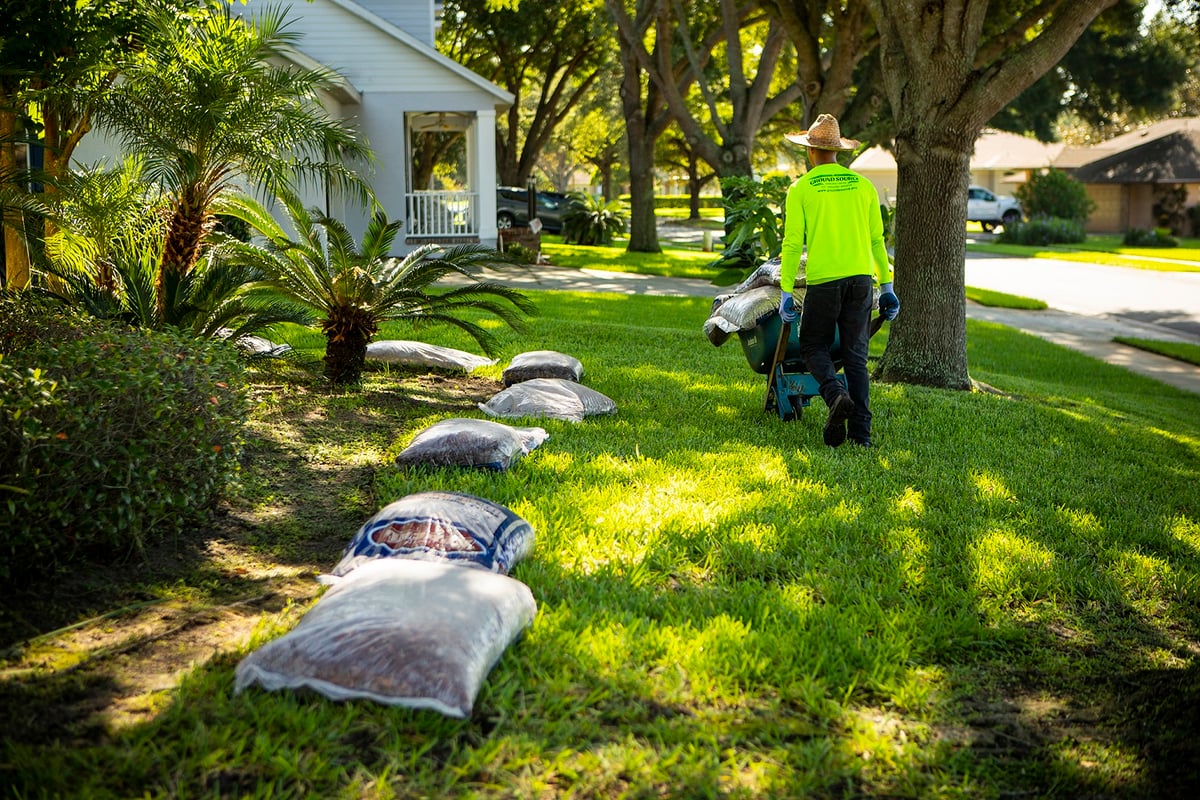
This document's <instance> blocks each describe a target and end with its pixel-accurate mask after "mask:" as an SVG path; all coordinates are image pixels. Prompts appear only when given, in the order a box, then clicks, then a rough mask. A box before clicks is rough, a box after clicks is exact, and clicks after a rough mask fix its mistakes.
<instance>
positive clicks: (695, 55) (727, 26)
mask: <svg viewBox="0 0 1200 800" xmlns="http://www.w3.org/2000/svg"><path fill="white" fill-rule="evenodd" d="M608 7H609V10H610V12H611V13H612V15H613V19H614V20H616V23H617V31H618V34H619V37H620V39H621V40H622V44H623V46H624V45H626V44H627V45H628V47H629V49H630V55H631V56H632V57H633V58H635V59H636V60H637V65H638V67H639V68H640V69H641V70H644V71H645V74H646V76H647V77H648V78H649V80H650V82H651V84H652V86H653V88H654V89H655V90H656V91H657V92H658V93H659V94H660V95H661V96H662V101H663V102H664V103H665V104H666V106H667V108H668V109H669V111H670V113H671V116H672V117H673V118H674V121H675V123H676V125H678V126H679V128H680V130H681V131H682V132H683V135H684V137H685V138H686V140H687V143H688V146H689V147H690V148H691V149H692V150H693V151H694V152H695V153H696V155H698V156H699V157H700V158H702V159H703V160H704V161H706V162H707V163H708V164H709V165H710V166H711V167H712V168H713V170H714V171H715V172H716V173H717V175H718V176H719V177H721V178H726V177H746V178H748V177H750V176H751V175H753V172H754V169H753V165H752V163H751V155H752V153H753V151H754V140H755V136H756V135H757V133H758V130H759V129H760V128H761V127H762V125H763V123H764V122H766V121H767V120H769V119H770V118H771V117H773V116H774V115H775V114H778V113H779V112H781V111H782V110H783V109H785V108H786V107H787V106H788V105H789V104H791V103H792V102H794V101H795V100H796V99H798V98H799V97H800V96H801V89H800V86H799V85H798V84H797V83H795V82H792V81H788V82H785V83H784V84H783V85H782V86H779V85H777V84H776V83H775V80H774V79H775V69H776V66H777V64H778V63H779V59H780V55H781V53H782V52H783V48H784V46H785V45H786V44H787V36H786V35H785V34H784V31H783V29H782V27H781V26H780V25H779V23H778V22H776V21H775V20H774V19H766V18H765V17H764V15H763V14H762V13H761V12H759V11H757V9H756V7H755V6H754V4H752V3H747V2H737V0H721V2H720V3H719V4H718V7H717V8H715V9H714V8H713V4H712V3H684V2H681V0H659V1H658V2H643V3H638V4H637V14H638V15H641V20H642V21H648V20H650V19H653V25H654V35H653V37H652V38H653V42H654V45H653V46H654V52H653V53H652V52H651V51H650V49H649V47H647V45H646V36H645V32H644V30H643V31H642V33H641V35H639V29H638V27H637V25H636V24H635V21H637V18H636V17H630V16H629V13H628V10H627V8H626V5H625V3H623V2H620V1H619V0H608ZM714 11H715V12H716V13H714ZM752 26H759V27H761V28H762V40H761V42H758V43H757V48H756V49H757V52H756V55H755V57H754V58H750V56H749V54H748V53H747V52H746V50H745V48H744V47H743V42H742V32H743V31H744V30H745V29H746V28H748V27H752ZM680 53H682V58H680V55H679V54H680ZM717 62H720V63H721V64H722V66H721V68H720V69H714V68H713V64H714V63H717ZM751 63H753V67H752V68H749V67H750V65H751ZM630 66H631V65H629V64H628V63H627V64H626V70H627V71H628V70H629V69H630ZM680 77H682V78H683V80H680ZM691 86H695V87H696V89H697V90H698V92H699V94H700V97H701V102H700V103H699V104H694V103H689V102H688V100H689V98H688V91H687V90H688V89H689V88H690V87H691ZM704 120H707V121H708V123H709V125H707V126H706V125H705V124H704ZM630 145H631V147H632V146H633V142H632V141H631V143H630ZM651 152H652V151H651ZM630 160H631V162H632V160H633V154H632V153H631V155H630ZM631 167H632V164H631ZM637 221H638V212H637V210H636V209H635V210H634V213H633V220H632V222H633V223H634V224H636V223H637ZM632 235H633V232H632V228H631V237H632ZM630 249H631V250H632V249H633V246H632V240H631V245H630Z"/></svg>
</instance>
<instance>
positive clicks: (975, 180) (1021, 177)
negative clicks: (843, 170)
mask: <svg viewBox="0 0 1200 800" xmlns="http://www.w3.org/2000/svg"><path fill="white" fill-rule="evenodd" d="M1061 149H1062V145H1061V144H1046V143H1044V142H1039V141H1038V140H1037V139H1031V138H1029V137H1028V136H1020V135H1018V134H1015V133H1007V132H1006V131H994V130H985V131H984V132H983V133H982V134H981V135H980V137H979V139H977V140H976V142H975V152H974V154H973V155H972V156H971V181H970V182H971V184H972V185H974V186H982V187H983V188H985V189H988V190H990V191H991V192H993V193H995V194H1000V195H1007V194H1012V193H1013V191H1014V190H1015V189H1016V187H1017V186H1018V185H1019V184H1021V183H1024V182H1025V181H1026V180H1027V179H1028V178H1029V176H1030V175H1031V174H1033V173H1034V172H1035V171H1037V170H1040V169H1045V168H1046V167H1049V166H1050V165H1051V163H1052V162H1053V160H1054V158H1055V156H1057V155H1058V153H1059V151H1060V150H1061ZM850 168H851V169H853V170H854V171H855V172H859V173H861V174H863V175H864V176H866V178H867V179H868V180H870V181H871V183H873V184H874V185H875V189H876V190H877V191H878V192H879V200H880V202H883V203H886V204H888V205H892V204H893V203H894V202H895V200H896V159H895V157H894V156H893V155H892V154H891V153H889V152H888V151H887V150H884V149H883V148H882V147H872V148H870V149H869V150H866V151H864V152H863V153H862V155H860V156H859V157H858V158H856V159H855V160H854V163H853V164H851V165H850Z"/></svg>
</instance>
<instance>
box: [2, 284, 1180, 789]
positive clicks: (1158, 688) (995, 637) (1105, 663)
mask: <svg viewBox="0 0 1200 800" xmlns="http://www.w3.org/2000/svg"><path fill="white" fill-rule="evenodd" d="M530 294H531V296H532V297H534V298H536V300H537V302H538V305H539V308H540V311H541V313H540V315H539V316H538V317H536V318H535V319H534V320H533V322H532V324H531V328H530V330H529V332H528V333H527V334H525V335H517V334H514V333H512V332H510V331H507V330H497V335H498V336H500V338H501V341H502V348H503V350H502V353H501V362H500V363H499V364H497V365H496V366H494V367H488V368H485V370H484V374H487V375H490V376H492V377H498V376H499V374H500V371H501V370H502V368H503V366H504V364H505V363H506V362H507V359H509V358H511V356H513V355H515V354H516V353H519V352H522V351H525V350H532V349H554V350H559V351H562V352H566V353H570V354H573V355H575V356H576V357H578V358H579V359H580V360H581V361H582V362H583V364H584V367H585V370H586V373H585V376H584V382H585V383H587V384H588V385H590V386H591V387H592V388H594V389H596V390H598V391H600V392H603V393H604V394H606V395H608V396H609V397H611V398H613V399H614V400H615V401H616V403H617V405H618V409H619V410H618V413H617V414H616V415H615V416H611V417H602V418H593V419H589V420H586V421H585V422H583V423H581V424H571V423H566V422H556V421H536V420H523V421H514V424H538V425H543V426H544V427H545V428H546V429H547V430H548V431H549V432H550V439H549V440H548V441H547V442H546V443H545V444H543V445H542V446H541V447H540V448H538V449H537V450H535V451H533V452H532V453H531V454H529V455H528V456H526V457H525V458H524V459H522V460H520V461H518V462H517V463H516V465H515V466H514V467H513V468H512V469H511V470H509V471H508V472H506V473H499V474H497V473H491V472H475V471H464V470H459V469H416V470H411V471H402V470H400V469H397V468H395V467H394V466H391V457H392V456H394V455H395V454H396V453H397V452H399V450H400V449H401V448H403V446H404V445H406V444H407V442H408V441H409V440H410V439H411V438H412V436H413V435H414V434H415V433H416V432H417V430H418V429H420V428H421V427H422V426H424V425H427V424H429V423H431V422H433V421H435V420H436V419H440V418H445V417H450V416H482V415H481V414H480V413H479V412H478V410H477V409H475V408H474V407H473V406H472V405H470V404H462V406H461V407H453V406H452V407H449V408H448V407H446V406H445V405H444V404H443V405H431V404H427V403H426V402H425V401H424V400H421V401H420V402H414V403H413V404H412V407H411V409H410V410H409V411H407V412H405V413H404V414H403V415H402V416H399V417H397V418H396V419H394V420H393V421H391V427H392V429H393V430H394V440H393V442H392V445H391V446H390V448H388V449H387V451H386V452H384V453H376V454H371V453H370V452H369V451H368V452H364V453H360V454H358V455H355V454H352V453H348V454H347V458H354V457H357V458H359V459H364V458H367V457H369V458H370V461H371V463H373V466H374V475H375V477H374V491H375V499H376V504H377V506H380V507H381V506H382V505H383V504H385V503H387V502H389V501H391V500H394V499H396V498H399V497H401V496H404V495H406V494H408V493H411V492H418V491H425V490H431V489H448V490H454V491H462V492H468V493H472V494H476V495H479V496H482V497H486V498H489V499H491V500H494V501H496V502H499V503H502V504H504V505H506V506H508V507H509V508H511V509H512V510H513V511H515V512H516V513H518V514H520V515H521V516H523V517H524V518H525V519H527V520H528V521H529V522H530V523H531V524H532V525H533V527H534V529H535V531H536V534H537V545H536V548H535V550H534V552H533V553H532V554H531V556H530V557H529V558H528V559H527V560H526V561H524V562H523V563H521V564H520V565H518V566H517V568H516V569H515V571H514V576H515V577H516V578H518V579H519V580H521V581H523V582H525V583H526V584H527V585H528V586H529V587H530V589H531V590H532V592H533V595H534V597H535V598H536V599H537V602H538V605H539V611H538V615H537V618H536V620H535V621H534V623H533V626H532V628H531V629H530V630H529V631H528V633H527V634H526V635H525V636H524V638H523V639H521V640H520V641H519V642H517V643H516V644H515V645H514V646H512V647H511V648H510V649H509V650H508V651H507V652H506V653H505V655H504V656H503V658H502V659H501V660H500V662H499V663H498V664H497V665H496V667H495V668H494V669H493V670H492V672H491V673H490V675H489V676H488V678H487V680H486V681H485V683H484V686H483V689H482V692H481V694H480V696H479V697H478V699H477V702H476V704H475V711H474V713H473V715H472V716H471V718H470V719H468V720H465V721H456V720H451V719H446V718H443V717H441V716H439V715H437V714H436V713H433V712H429V711H411V710H403V709H397V708H389V707H385V706H381V705H376V704H373V703H369V702H353V703H334V702H330V701H327V700H324V699H322V698H320V697H318V696H315V695H312V694H307V693H293V692H286V691H285V692H277V693H269V692H265V691H261V690H257V689H252V690H249V691H247V692H246V693H244V694H242V695H238V696H234V695H233V693H232V682H233V670H234V667H235V665H236V663H237V660H238V658H240V657H241V656H242V655H244V654H245V653H247V652H248V651H249V649H250V648H251V647H252V643H247V642H242V641H231V642H229V643H228V647H229V648H230V649H229V651H227V652H225V653H223V654H219V655H217V656H216V657H213V658H211V659H208V660H204V661H201V662H199V663H196V664H195V665H194V666H192V667H190V668H188V669H187V670H185V671H184V674H183V676H182V680H181V681H180V682H179V684H178V687H177V689H176V690H175V691H174V692H172V693H169V694H167V695H165V696H164V697H163V698H162V700H161V703H160V705H159V706H158V707H155V708H153V709H150V710H148V711H147V713H146V715H145V720H144V721H143V722H140V723H138V724H134V725H132V726H129V727H126V728H123V729H120V730H113V731H109V732H107V733H106V734H105V735H104V736H103V737H100V739H99V740H98V741H95V740H93V739H91V738H86V737H80V738H79V739H73V738H71V737H67V738H64V739H63V740H61V741H56V742H54V743H52V744H48V745H42V744H30V743H25V742H22V741H11V740H9V741H5V742H4V745H3V751H2V752H0V776H3V779H4V781H5V782H6V783H7V785H9V786H10V791H12V792H13V794H12V795H11V796H14V797H21V798H29V797H67V796H70V797H149V798H175V797H235V796H236V797H254V798H268V797H271V798H279V797H288V798H291V797H312V798H317V797H320V798H396V797H413V798H416V797H429V798H433V797H472V798H515V797H521V798H525V797H531V798H537V797H546V798H549V797H574V798H608V797H636V798H649V797H674V798H798V797H816V798H837V797H847V796H853V797H914V798H917V797H919V798H971V799H972V800H975V799H976V798H1001V797H1062V798H1069V797H1081V796H1089V797H1167V796H1185V795H1186V794H1187V791H1188V787H1189V786H1192V787H1193V788H1194V779H1195V774H1196V772H1195V771H1194V770H1195V769H1196V767H1197V765H1200V757H1198V755H1197V754H1198V752H1200V751H1198V750H1197V745H1196V743H1197V741H1200V736H1198V734H1200V720H1198V718H1197V714H1196V712H1195V709H1196V708H1197V707H1198V701H1200V667H1198V656H1197V653H1198V652H1200V647H1198V644H1200V493H1197V491H1196V487H1197V485H1200V398H1197V396H1196V395H1193V394H1189V393H1185V392H1182V391H1178V390H1175V389H1172V388H1170V387H1165V386H1163V385H1161V384H1159V383H1156V382H1153V381H1150V380H1149V379H1146V378H1142V377H1139V376H1137V375H1134V374H1132V373H1130V372H1128V371H1126V370H1122V369H1119V368H1117V367H1113V366H1109V365H1106V364H1104V363H1101V362H1099V361H1096V360H1093V359H1090V358H1087V357H1085V356H1083V355H1080V354H1077V353H1075V352H1072V351H1070V350H1067V349H1065V348H1063V347H1058V346H1055V345H1052V344H1048V343H1046V342H1044V341H1042V340H1040V339H1037V338H1035V337H1031V336H1026V335H1023V334H1021V333H1019V332H1016V331H1014V330H1012V329H1009V328H1006V327H1003V326H999V325H993V324H988V323H982V322H977V321H968V355H969V358H970V364H971V372H972V375H973V377H975V378H976V379H978V380H979V381H981V382H983V383H986V384H988V385H990V386H991V387H994V388H995V389H997V390H998V392H997V393H984V392H975V393H963V392H953V391H945V390H938V389H931V388H924V387H919V386H908V385H887V384H877V385H875V386H874V387H873V393H872V407H873V411H874V415H875V423H874V428H875V431H874V432H875V438H876V441H877V444H878V447H877V448H876V449H874V450H862V449H857V448H853V447H848V446H847V447H843V448H840V449H837V450H833V449H830V448H827V447H825V446H824V445H822V444H821V426H822V424H823V422H824V417H825V414H824V411H823V410H822V409H821V408H820V404H819V403H817V404H815V405H814V406H812V407H811V408H810V409H809V410H808V411H807V412H806V413H805V414H804V416H803V417H802V418H801V419H800V420H798V421H795V422H791V423H784V422H782V421H781V420H779V419H778V417H777V416H775V415H772V414H767V413H764V412H763V411H762V402H763V397H764V389H765V379H764V378H763V377H762V376H759V375H756V374H754V373H753V372H751V370H750V369H749V367H748V365H747V363H746V361H745V358H744V356H743V354H742V352H741V350H740V348H739V345H738V343H737V341H736V339H735V340H734V341H731V342H728V343H726V344H725V345H724V346H723V347H720V348H717V347H714V346H712V345H711V344H710V343H709V342H708V341H707V340H706V339H705V337H704V336H703V334H702V332H701V325H702V323H703V321H704V319H705V318H706V316H707V314H708V309H709V300H708V299H706V298H694V299H687V298H662V297H645V296H624V295H621V296H618V295H584V294H572V293H557V292H541V293H539V292H531V293H530ZM380 337H381V338H421V339H422V340H425V341H430V342H432V343H437V344H443V345H447V346H452V347H459V348H462V349H468V350H473V351H474V350H476V348H475V346H474V345H473V344H472V343H471V342H470V341H469V340H467V339H466V338H465V337H464V335H462V334H461V333H460V332H458V331H455V330H443V329H430V328H427V329H423V330H421V331H420V332H414V331H412V330H411V329H409V328H407V327H404V326H400V325H389V326H388V327H386V328H385V329H384V331H382V332H381V334H380ZM885 337H886V328H885V330H884V332H883V333H882V334H881V335H880V336H877V337H876V338H875V340H873V342H872V352H873V354H876V355H878V353H879V352H881V350H882V347H883V345H884V342H885ZM295 343H296V344H297V345H304V344H305V341H301V340H297V341H296V342H295ZM393 380H395V378H393V376H391V375H389V374H387V373H385V372H380V371H373V372H372V373H371V374H370V376H369V378H368V381H367V385H366V387H365V391H364V394H363V395H362V396H361V397H360V398H357V399H356V397H354V396H350V395H345V394H339V395H336V396H331V397H324V396H321V395H319V394H314V395H313V396H312V397H311V398H310V399H309V401H308V402H309V404H310V408H309V409H308V410H306V411H300V412H298V413H303V414H310V415H313V414H315V415H322V414H324V413H325V407H326V406H327V405H332V404H334V403H336V404H339V405H341V406H345V405H347V404H349V405H353V404H354V403H356V402H358V403H360V404H361V405H360V406H359V407H358V408H359V411H358V413H359V414H361V417H362V419H364V420H366V419H369V418H370V415H371V414H372V412H373V409H372V407H371V397H372V391H373V390H374V389H378V388H379V387H383V386H386V385H388V382H389V381H393ZM281 391H282V390H281V388H280V387H279V386H272V387H266V389H265V390H264V392H261V393H260V396H263V397H266V398H269V397H270V396H271V393H272V392H274V393H279V392H281ZM269 402H270V401H269V399H267V400H264V403H266V404H267V407H265V408H263V409H262V410H261V411H260V412H259V413H266V412H267V411H269ZM311 446H312V447H321V446H322V443H321V442H313V443H312V444H311ZM267 490H268V488H267V487H264V488H263V489H262V491H267ZM351 534H352V531H347V532H346V540H347V541H348V540H349V537H350V535H351ZM291 535H292V536H294V537H297V538H299V539H300V540H301V541H300V542H299V544H300V545H302V544H303V541H302V538H303V532H302V531H301V532H299V533H296V532H293V533H292V534H291ZM278 546H279V545H278V542H277V541H275V539H274V537H273V535H272V534H271V532H270V531H266V532H264V534H263V535H262V536H261V537H260V543H259V545H258V547H259V548H260V550H261V554H262V557H263V558H264V559H267V560H270V559H271V558H277V557H278V556H276V555H274V554H276V553H277V552H279V551H278ZM288 552H289V553H290V555H289V562H288V563H289V564H291V565H293V566H294V565H296V564H297V563H299V564H301V565H303V564H304V563H305V562H304V560H303V557H302V556H298V555H297V553H303V552H305V550H304V548H303V546H300V547H299V548H298V549H297V550H294V551H288ZM331 566H332V563H316V564H311V565H310V567H311V569H312V570H313V571H314V572H315V571H319V570H323V569H329V568H330V567H331ZM207 579H209V580H211V579H212V576H211V575H210V576H207ZM302 611H303V609H302V608H299V609H297V608H293V609H287V610H285V611H283V612H281V613H279V614H266V615H265V616H264V617H263V619H262V624H261V628H260V633H259V637H260V638H258V639H256V640H255V641H256V642H257V641H261V640H262V638H263V637H271V636H275V635H278V634H281V633H282V632H284V631H285V630H287V629H288V628H289V627H290V626H291V625H293V624H294V623H295V621H296V619H297V618H298V617H299V615H300V613H301V612H302ZM30 679H31V680H32V678H30ZM60 691H63V692H70V691H72V687H71V685H70V680H69V676H64V678H63V682H62V684H61V688H60Z"/></svg>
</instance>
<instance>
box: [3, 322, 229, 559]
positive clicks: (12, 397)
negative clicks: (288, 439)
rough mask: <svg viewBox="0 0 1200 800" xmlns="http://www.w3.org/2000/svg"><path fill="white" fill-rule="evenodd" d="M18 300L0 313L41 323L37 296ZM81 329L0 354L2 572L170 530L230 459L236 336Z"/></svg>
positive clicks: (216, 486)
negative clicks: (21, 306) (232, 339)
mask: <svg viewBox="0 0 1200 800" xmlns="http://www.w3.org/2000/svg"><path fill="white" fill-rule="evenodd" d="M17 303H20V301H13V300H7V301H4V303H0V305H4V306H7V308H5V309H4V313H0V320H4V319H7V320H9V321H10V322H11V321H12V320H13V319H14V318H16V317H24V318H25V319H26V321H27V322H29V323H34V324H36V321H37V319H38V314H39V312H40V311H41V309H40V308H39V307H38V306H37V305H36V304H33V303H30V304H29V306H30V308H29V311H28V313H27V314H22V312H21V311H20V310H16V311H14V307H15V304H17ZM50 316H53V314H51V315H50ZM58 321H59V322H61V318H59V319H58ZM0 330H6V329H0ZM78 330H81V331H84V332H86V335H76V333H68V334H67V335H65V336H63V335H61V334H63V332H64V331H63V330H62V329H58V331H57V334H56V335H55V337H54V338H49V337H48V338H44V339H36V340H34V341H26V343H25V344H24V345H23V346H21V347H20V349H15V350H12V351H10V352H9V353H8V354H7V355H2V356H0V528H3V529H4V530H5V531H6V536H5V537H4V541H3V544H0V578H3V579H14V578H20V577H22V576H29V575H34V574H38V573H43V572H45V571H48V570H50V569H53V568H57V567H62V566H64V565H66V564H68V563H70V562H72V561H74V560H78V559H80V558H82V557H89V558H96V559H101V560H112V559H114V558H119V557H122V556H126V555H128V554H129V553H130V552H132V551H138V550H140V549H141V548H143V547H144V546H145V545H146V544H148V543H150V542H152V541H156V540H160V539H162V538H164V537H166V536H170V535H177V534H179V533H181V532H182V531H184V530H185V529H186V528H187V527H188V526H190V525H193V524H195V523H197V522H200V521H202V520H203V518H204V516H205V514H206V512H207V511H208V510H209V509H210V508H211V505H212V503H213V501H214V500H215V499H216V498H217V496H218V495H219V493H220V492H221V490H222V489H223V488H224V486H225V485H226V483H227V481H228V480H229V478H230V477H231V476H232V475H233V474H234V472H235V471H236V468H237V450H238V447H237V445H238V436H239V433H240V430H241V427H242V423H243V420H244V419H245V415H246V413H247V395H246V388H245V383H244V380H243V378H242V372H241V363H240V361H239V359H238V357H237V354H236V352H235V351H234V349H233V348H232V346H230V345H227V344H225V343H223V342H218V341H214V340H211V339H198V338H193V337H189V336H186V335H183V334H181V333H178V332H175V331H163V332H148V331H129V330H125V329H121V328H117V327H115V326H107V325H96V324H95V323H90V322H85V323H83V324H82V327H81V328H80V329H78ZM4 338H8V340H9V341H10V342H11V341H15V337H12V338H10V337H4Z"/></svg>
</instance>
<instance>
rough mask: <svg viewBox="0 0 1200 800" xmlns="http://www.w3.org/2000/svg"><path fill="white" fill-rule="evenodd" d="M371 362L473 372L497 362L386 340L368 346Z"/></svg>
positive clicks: (451, 348)
mask: <svg viewBox="0 0 1200 800" xmlns="http://www.w3.org/2000/svg"><path fill="white" fill-rule="evenodd" d="M367 360H368V361H383V362H385V363H388V364H403V365H405V366H410V367H433V368H435V369H448V370H462V371H463V372H474V371H475V370H477V369H479V368H480V367H490V366H491V365H492V364H495V363H496V359H494V358H485V357H484V356H477V355H475V354H474V353H468V352H466V351H465V350H455V349H454V348H453V347H439V346H438V345H436V344H426V343H425V342H410V341H408V340H406V339H383V340H381V341H378V342H370V343H369V344H368V345H367Z"/></svg>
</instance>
